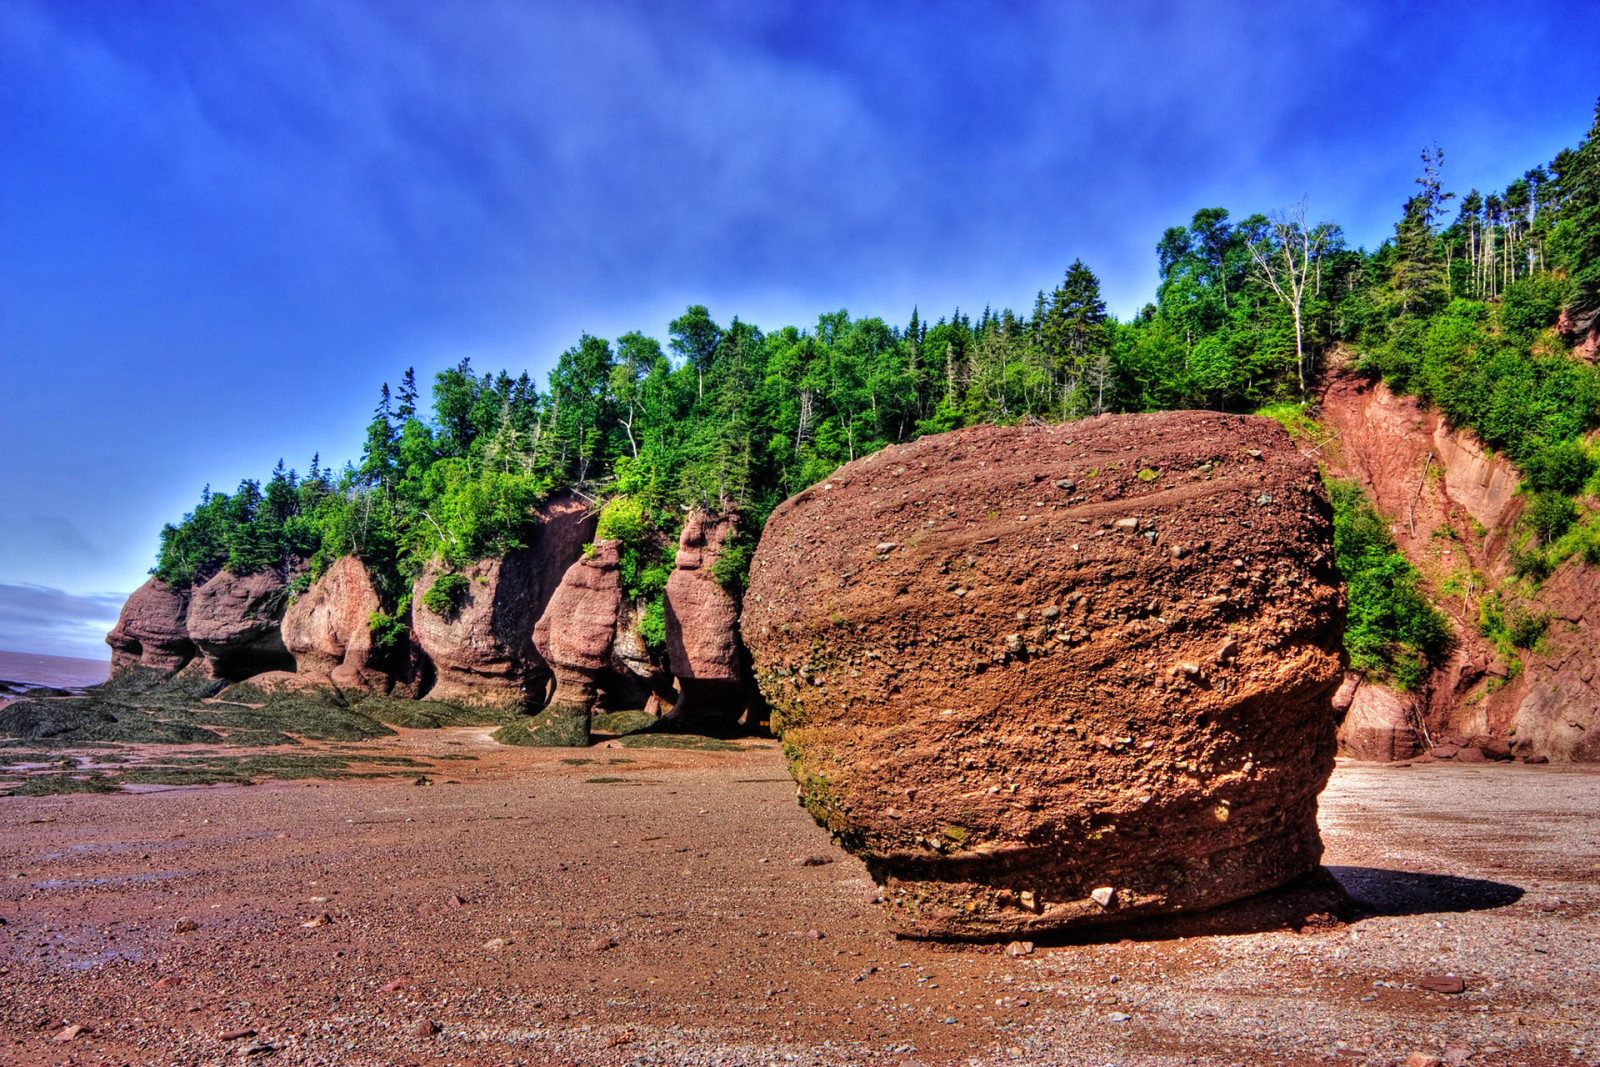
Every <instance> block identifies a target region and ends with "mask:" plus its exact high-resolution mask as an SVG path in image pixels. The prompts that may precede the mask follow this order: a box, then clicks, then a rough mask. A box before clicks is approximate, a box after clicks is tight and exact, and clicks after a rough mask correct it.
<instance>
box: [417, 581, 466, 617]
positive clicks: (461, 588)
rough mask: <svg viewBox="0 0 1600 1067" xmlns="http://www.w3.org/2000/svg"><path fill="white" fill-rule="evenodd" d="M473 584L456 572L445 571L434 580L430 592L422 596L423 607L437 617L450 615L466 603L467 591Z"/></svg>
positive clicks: (429, 588)
mask: <svg viewBox="0 0 1600 1067" xmlns="http://www.w3.org/2000/svg"><path fill="white" fill-rule="evenodd" d="M471 586H472V583H471V582H469V581H467V576H466V575H464V574H457V573H456V572H455V571H445V572H444V573H443V574H441V575H439V577H437V578H435V579H434V580H433V584H432V585H430V586H428V591H427V592H425V593H423V594H422V606H423V607H425V608H427V609H428V610H429V611H431V612H433V613H434V614H435V615H449V614H451V613H452V612H454V611H457V610H459V609H460V607H461V605H462V604H464V603H466V600H467V590H468V589H470V588H471Z"/></svg>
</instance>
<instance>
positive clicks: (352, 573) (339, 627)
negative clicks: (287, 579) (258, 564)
mask: <svg viewBox="0 0 1600 1067" xmlns="http://www.w3.org/2000/svg"><path fill="white" fill-rule="evenodd" d="M382 608H383V601H382V599H381V598H380V597H379V596H378V591H377V589H376V588H375V587H374V586H373V584H372V576H371V574H369V573H368V572H367V568H366V565H365V564H363V563H362V562H361V561H360V560H358V559H356V558H355V557H354V556H344V557H342V558H340V559H338V560H336V561H335V562H334V563H333V565H332V566H330V567H329V568H328V569H327V571H326V572H325V573H324V574H323V575H322V577H321V578H318V579H317V580H316V581H315V582H313V583H311V588H309V589H307V590H306V591H305V592H304V593H302V594H301V595H300V596H299V597H296V598H295V601H294V603H293V604H290V605H289V608H288V610H287V611H285V612H284V614H283V643H284V646H285V647H286V648H287V649H288V650H289V653H290V654H291V655H292V656H294V661H295V670H296V671H298V672H299V673H300V674H304V675H327V676H328V678H329V679H330V680H331V681H332V682H333V684H334V685H335V686H338V687H339V688H340V689H367V690H371V691H373V692H380V693H386V692H388V690H389V688H390V685H391V679H390V677H389V674H388V672H387V671H385V670H383V669H382V667H381V666H380V665H379V664H377V663H375V662H374V656H373V648H372V629H371V626H370V624H369V622H368V620H369V619H370V618H371V617H372V615H373V613H375V612H377V611H380V610H382Z"/></svg>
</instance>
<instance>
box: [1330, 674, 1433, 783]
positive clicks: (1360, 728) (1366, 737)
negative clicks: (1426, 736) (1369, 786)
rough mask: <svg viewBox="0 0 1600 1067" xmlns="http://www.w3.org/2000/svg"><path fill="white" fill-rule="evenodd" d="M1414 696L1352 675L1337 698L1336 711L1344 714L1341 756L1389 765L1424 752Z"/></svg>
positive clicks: (1346, 679)
mask: <svg viewBox="0 0 1600 1067" xmlns="http://www.w3.org/2000/svg"><path fill="white" fill-rule="evenodd" d="M1415 699H1416V698H1415V697H1413V696H1412V695H1411V694H1408V693H1399V692H1396V691H1395V690H1393V689H1390V688H1389V687H1388V686H1384V685H1378V684H1376V683H1374V682H1367V681H1364V680H1363V679H1362V677H1361V676H1360V675H1359V674H1356V673H1354V672H1351V673H1350V674H1347V675H1346V676H1345V681H1344V684H1343V685H1342V686H1340V687H1339V692H1338V693H1337V694H1336V695H1335V696H1334V701H1333V704H1334V709H1335V710H1336V711H1339V712H1342V713H1343V714H1344V720H1343V721H1342V722H1341V723H1340V724H1339V755H1341V756H1348V757H1350V758H1351V759H1358V760H1375V761H1378V762H1390V761H1393V760H1404V759H1410V758H1411V757H1412V756H1415V755H1417V753H1419V752H1421V751H1422V748H1423V739H1422V737H1421V736H1419V735H1418V733H1417V728H1416V723H1417V721H1418V718H1417V709H1416V703H1415Z"/></svg>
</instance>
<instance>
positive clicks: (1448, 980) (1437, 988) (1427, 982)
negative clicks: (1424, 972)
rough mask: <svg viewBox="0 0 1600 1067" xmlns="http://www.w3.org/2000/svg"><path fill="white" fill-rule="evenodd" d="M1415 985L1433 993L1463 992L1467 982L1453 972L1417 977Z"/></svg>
mask: <svg viewBox="0 0 1600 1067" xmlns="http://www.w3.org/2000/svg"><path fill="white" fill-rule="evenodd" d="M1417 985H1419V986H1421V987H1422V988H1423V989H1428V990H1432V991H1433V992H1435V993H1452V994H1453V993H1464V992H1466V989H1467V983H1466V982H1464V981H1462V980H1461V979H1460V978H1458V977H1456V976H1455V975H1453V974H1430V975H1428V976H1427V977H1426V978H1419V979H1418V980H1417Z"/></svg>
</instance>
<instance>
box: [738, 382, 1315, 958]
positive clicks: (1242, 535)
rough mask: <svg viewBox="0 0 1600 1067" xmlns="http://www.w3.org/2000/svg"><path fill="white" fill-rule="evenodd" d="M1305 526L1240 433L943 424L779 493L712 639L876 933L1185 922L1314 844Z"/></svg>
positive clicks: (1311, 568)
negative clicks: (749, 691)
mask: <svg viewBox="0 0 1600 1067" xmlns="http://www.w3.org/2000/svg"><path fill="white" fill-rule="evenodd" d="M1331 538H1332V528H1331V521H1330V512H1329V507H1328V503H1327V500H1326V497H1325V495H1324V493H1323V491H1322V487H1321V483H1320V481H1319V480H1318V478H1317V475H1316V471H1315V470H1314V469H1313V467H1312V464H1311V462H1310V461H1309V460H1308V459H1306V458H1305V457H1304V456H1302V455H1301V454H1300V453H1299V452H1298V451H1297V450H1296V449H1295V447H1294V446H1293V444H1292V443H1291V441H1290V440H1289V437H1288V435H1287V434H1286V433H1285V432H1284V431H1283V429H1282V428H1281V427H1279V426H1278V425H1277V424H1276V423H1273V422H1270V421H1268V420H1265V419H1259V418H1248V417H1237V416H1224V415H1216V414H1210V413H1204V412H1177V413H1168V414H1160V415H1127V416H1103V417H1100V418H1096V419H1090V420H1086V421H1083V422H1078V423H1070V424H1065V425H1059V426H1048V427H1045V426H1039V427H983V428H974V429H969V430H961V431H957V432H954V433H950V434H942V435H938V436H935V437H929V438H924V439H922V440H920V441H917V442H914V443H912V444H910V445H905V446H901V447H895V448H889V449H885V450H884V451H882V452H880V453H877V454H875V455H873V456H870V457H867V458H865V459H862V460H858V461H856V462H854V463H851V464H848V465H846V466H845V467H842V468H841V469H840V470H839V471H837V472H836V473H835V474H834V475H833V477H831V478H830V479H828V480H827V481H826V482H825V483H823V484H820V485H817V486H814V487H812V488H811V489H808V490H806V491H805V492H803V493H801V494H799V495H798V496H796V497H793V498H791V499H790V500H788V501H786V502H785V503H784V504H783V505H781V506H780V507H779V508H778V509H777V511H775V512H774V513H773V515H772V518H771V519H770V520H769V522H768V524H767V528H766V531H765V533H764V535H763V537H762V541H761V545H760V547H759V549H758V550H757V552H756V556H755V560H754V563H753V565H752V568H751V578H750V586H749V592H748V594H747V596H746V600H745V605H744V613H743V618H742V620H741V631H742V634H743V637H744V640H745V642H746V643H747V644H748V646H749V648H750V651H751V653H752V656H753V660H754V664H755V672H756V677H757V680H758V681H759V683H760V686H761V690H762V692H763V694H764V695H765V696H766V698H767V699H768V700H769V701H770V703H771V704H772V708H773V717H774V726H775V727H776V728H778V729H779V730H780V731H781V733H782V737H783V742H784V747H785V749H786V751H787V752H788V753H789V755H790V757H791V760H792V763H793V767H794V771H795V774H796V777H797V779H798V781H799V783H800V790H801V795H802V799H803V802H804V803H805V804H806V806H807V807H808V808H809V809H810V811H811V812H812V814H813V815H814V816H816V818H817V819H818V820H819V821H820V822H822V823H823V824H824V825H826V826H827V827H829V828H830V829H832V830H833V831H834V832H835V833H836V834H837V835H838V837H839V839H840V840H841V841H842V842H843V843H844V844H845V845H846V846H847V847H849V848H850V849H852V850H853V851H855V852H856V853H858V854H859V855H861V856H862V857H864V858H865V859H866V860H867V862H868V865H869V868H870V869H871V870H872V872H873V874H874V876H875V877H877V878H878V879H879V880H880V881H881V882H883V883H884V885H885V889H886V892H885V899H886V901H887V902H888V906H889V908H890V911H891V914H892V917H893V921H894V923H895V925H896V927H897V928H898V929H899V930H900V931H902V932H904V933H908V934H912V935H919V936H979V937H986V936H1001V935H1011V934H1015V933H1019V932H1024V931H1030V930H1040V929H1050V928H1059V927H1067V926H1073V925H1077V924H1082V923H1098V922H1105V921H1109V920H1118V919H1126V918H1132V917H1138V916H1144V915H1151V914H1159V913H1165V912H1173V911H1179V910H1187V909H1197V908H1206V907H1211V906H1214V905H1217V904H1221V903H1225V902H1228V901H1232V900H1236V899H1239V898H1241V897H1245V896H1248V895H1251V894H1254V893H1259V892H1262V891H1263V890H1268V889H1272V888H1274V887H1276V886H1280V885H1283V884H1285V883H1287V882H1289V881H1291V880H1293V879H1295V878H1297V877H1299V876H1301V875H1304V874H1306V873H1308V872H1310V871H1313V870H1314V869H1315V868H1316V867H1317V864H1318V862H1319V859H1320V857H1321V849H1322V846H1321V841H1320V838H1319V836H1318V831H1317V825H1316V811H1317V800H1316V798H1317V794H1318V793H1319V792H1320V791H1321V790H1322V787H1323V786H1324V784H1325V783H1326V781H1327V778H1328V775H1329V773H1330V772H1331V770H1332V768H1333V758H1334V749H1335V729H1336V723H1335V713H1334V711H1333V707H1332V700H1331V698H1332V696H1333V694H1334V691H1335V689H1336V688H1337V687H1338V685H1339V682H1340V679H1341V677H1342V674H1343V668H1342V664H1341V660H1342V656H1341V652H1340V631H1341V628H1342V624H1343V601H1342V596H1341V593H1340V589H1339V584H1338V575H1337V573H1336V570H1335V567H1334V562H1333V552H1332V546H1331Z"/></svg>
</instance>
